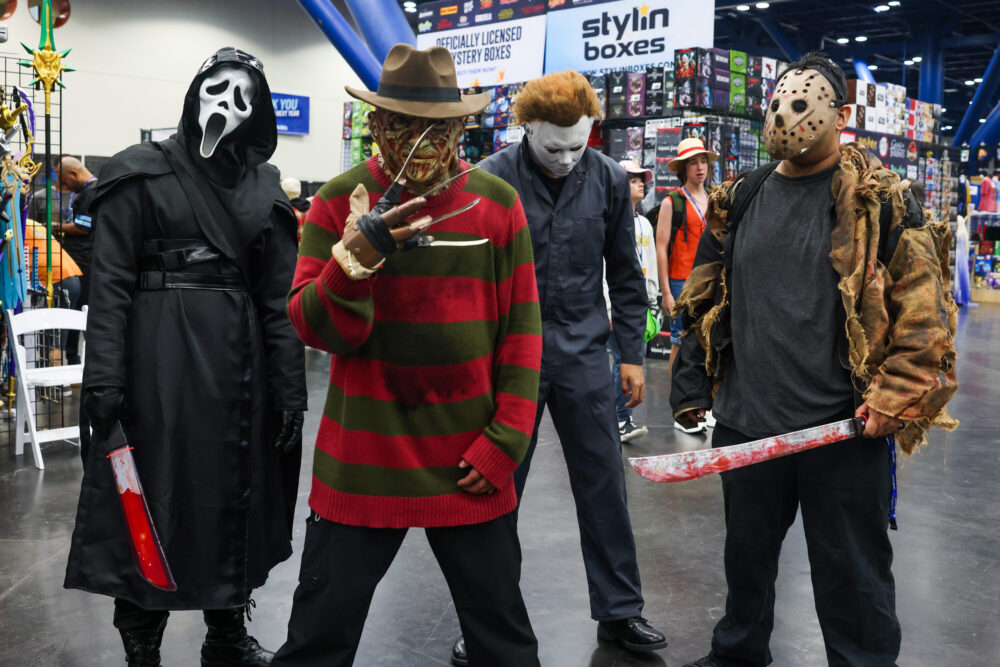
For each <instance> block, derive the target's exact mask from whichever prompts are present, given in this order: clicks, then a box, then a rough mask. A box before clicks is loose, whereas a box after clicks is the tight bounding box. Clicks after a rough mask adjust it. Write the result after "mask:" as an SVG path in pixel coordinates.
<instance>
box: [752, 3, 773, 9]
mask: <svg viewBox="0 0 1000 667" xmlns="http://www.w3.org/2000/svg"><path fill="white" fill-rule="evenodd" d="M770 6H771V3H770V2H758V3H757V4H756V5H754V7H756V8H757V9H767V8H768V7H770Z"/></svg>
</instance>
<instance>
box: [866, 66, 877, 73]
mask: <svg viewBox="0 0 1000 667" xmlns="http://www.w3.org/2000/svg"><path fill="white" fill-rule="evenodd" d="M868 69H870V70H871V71H873V72H874V71H875V70H877V69H878V65H869V66H868Z"/></svg>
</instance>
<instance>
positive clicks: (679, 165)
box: [667, 137, 719, 174]
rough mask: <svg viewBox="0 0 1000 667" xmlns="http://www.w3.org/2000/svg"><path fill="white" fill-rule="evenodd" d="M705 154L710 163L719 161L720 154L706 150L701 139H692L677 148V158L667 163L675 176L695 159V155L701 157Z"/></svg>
mask: <svg viewBox="0 0 1000 667" xmlns="http://www.w3.org/2000/svg"><path fill="white" fill-rule="evenodd" d="M702 153H704V154H705V155H706V156H707V157H708V161H709V162H715V161H716V160H718V159H719V154H718V153H713V152H712V151H709V150H705V144H703V143H701V139H698V138H695V137H690V138H688V139H685V140H684V141H682V142H681V143H680V145H679V146H677V157H675V158H674V159H673V160H671V161H670V162H668V163H667V167H668V168H669V169H670V171H672V172H674V173H675V174H679V173H680V171H681V169H683V168H684V165H685V164H687V161H688V160H690V159H691V158H693V157H694V156H695V155H701V154H702Z"/></svg>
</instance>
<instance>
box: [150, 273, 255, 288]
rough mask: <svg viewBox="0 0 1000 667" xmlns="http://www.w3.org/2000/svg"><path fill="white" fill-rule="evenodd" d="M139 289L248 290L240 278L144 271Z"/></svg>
mask: <svg viewBox="0 0 1000 667" xmlns="http://www.w3.org/2000/svg"><path fill="white" fill-rule="evenodd" d="M139 289H142V290H160V289H204V290H222V291H227V292H242V291H244V290H245V289H246V288H245V286H244V284H243V278H241V277H240V276H222V275H212V274H207V273H183V272H178V271H143V272H142V273H140V274H139Z"/></svg>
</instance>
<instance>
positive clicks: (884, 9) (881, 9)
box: [875, 5, 889, 12]
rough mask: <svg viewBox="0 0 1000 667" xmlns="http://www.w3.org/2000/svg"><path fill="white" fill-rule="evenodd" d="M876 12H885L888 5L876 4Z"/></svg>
mask: <svg viewBox="0 0 1000 667" xmlns="http://www.w3.org/2000/svg"><path fill="white" fill-rule="evenodd" d="M875 11H876V12H887V11H889V5H878V6H877V7H875Z"/></svg>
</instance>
